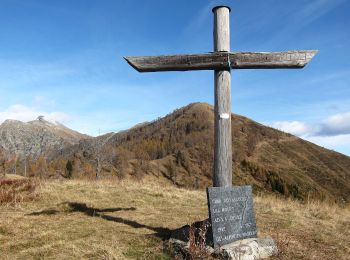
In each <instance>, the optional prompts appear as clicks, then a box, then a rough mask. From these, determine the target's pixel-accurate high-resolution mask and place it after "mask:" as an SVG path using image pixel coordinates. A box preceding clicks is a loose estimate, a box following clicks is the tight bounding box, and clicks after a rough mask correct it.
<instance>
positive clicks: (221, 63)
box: [124, 50, 317, 72]
mask: <svg viewBox="0 0 350 260" xmlns="http://www.w3.org/2000/svg"><path fill="white" fill-rule="evenodd" d="M316 53H317V51H316V50H302V51H286V52H229V53H227V52H226V53H225V52H212V53H206V54H189V55H164V56H129V57H124V58H125V59H126V61H127V62H128V63H129V64H130V65H131V66H132V67H133V68H134V69H136V70H137V71H139V72H156V71H187V70H228V69H230V68H231V69H292V68H297V69H300V68H303V67H304V66H305V65H306V64H307V63H308V62H309V61H310V60H311V59H312V58H313V57H314V56H315V54H316Z"/></svg>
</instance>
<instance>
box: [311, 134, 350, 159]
mask: <svg viewBox="0 0 350 260" xmlns="http://www.w3.org/2000/svg"><path fill="white" fill-rule="evenodd" d="M305 139H306V140H308V141H310V142H312V143H315V144H318V145H320V146H323V147H326V148H328V149H332V150H335V151H338V152H340V153H343V154H346V155H348V156H350V134H346V135H337V136H311V137H306V138H305Z"/></svg>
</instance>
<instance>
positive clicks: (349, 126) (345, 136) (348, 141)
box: [270, 112, 350, 155]
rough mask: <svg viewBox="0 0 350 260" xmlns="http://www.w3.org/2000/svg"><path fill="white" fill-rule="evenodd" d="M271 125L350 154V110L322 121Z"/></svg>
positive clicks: (284, 122)
mask: <svg viewBox="0 0 350 260" xmlns="http://www.w3.org/2000/svg"><path fill="white" fill-rule="evenodd" d="M270 126H272V127H274V128H277V129H279V130H282V131H284V132H287V133H291V134H293V135H296V136H299V137H301V138H303V139H306V140H308V141H310V142H313V143H315V144H318V145H320V146H323V147H326V148H328V149H333V150H336V151H339V152H342V153H344V154H348V155H350V112H345V113H340V114H335V115H332V116H329V117H327V118H325V119H324V120H322V121H321V122H320V123H313V124H312V123H305V122H301V121H277V122H273V123H271V124H270Z"/></svg>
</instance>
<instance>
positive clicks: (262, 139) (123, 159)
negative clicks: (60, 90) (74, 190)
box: [0, 103, 350, 202]
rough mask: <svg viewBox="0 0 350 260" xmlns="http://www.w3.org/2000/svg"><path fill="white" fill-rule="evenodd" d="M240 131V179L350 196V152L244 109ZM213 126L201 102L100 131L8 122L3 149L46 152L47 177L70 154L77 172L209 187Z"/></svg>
mask: <svg viewBox="0 0 350 260" xmlns="http://www.w3.org/2000/svg"><path fill="white" fill-rule="evenodd" d="M232 130H233V131H232V139H233V168H234V169H233V173H234V176H233V182H234V185H241V184H251V185H253V187H254V191H255V192H276V193H279V194H282V195H284V196H291V197H294V198H298V199H302V200H307V199H308V198H317V199H321V200H323V199H329V200H332V201H338V202H349V201H350V157H348V156H346V155H343V154H340V153H337V152H334V151H331V150H328V149H325V148H322V147H320V146H317V145H315V144H313V143H310V142H308V141H305V140H302V139H300V138H298V137H295V136H293V135H291V134H287V133H284V132H281V131H279V130H276V129H273V128H271V127H267V126H264V125H261V124H259V123H257V122H254V121H252V120H250V119H248V118H246V117H242V116H239V115H234V114H233V115H232ZM213 131H214V113H213V107H212V106H210V105H208V104H205V103H193V104H190V105H188V106H186V107H183V108H181V109H177V110H175V111H174V112H173V113H170V114H169V115H167V116H165V117H163V118H160V119H158V120H155V121H153V122H147V123H142V124H139V125H137V126H135V127H133V128H131V129H129V130H125V131H122V132H119V133H110V134H106V135H103V136H99V137H95V138H93V137H89V136H86V135H82V134H80V133H78V132H76V131H73V130H70V129H68V128H66V127H65V126H63V125H61V124H52V123H49V122H47V121H45V120H44V119H42V118H41V119H38V120H35V121H32V122H29V123H21V122H19V121H6V122H4V123H3V124H2V125H1V126H0V137H1V140H0V146H1V147H2V148H3V150H4V152H3V154H14V153H17V154H18V155H23V154H24V151H25V152H26V153H27V154H31V156H33V159H32V163H33V164H34V165H35V162H36V160H35V158H38V157H41V158H42V157H44V158H45V164H43V163H42V162H41V166H40V167H34V169H35V170H36V171H41V173H40V176H51V177H55V176H57V175H61V176H66V175H67V162H68V161H69V162H70V163H71V165H72V169H71V171H72V172H71V173H72V175H73V177H77V178H78V177H79V178H80V177H85V178H96V177H97V178H106V177H112V176H114V177H117V178H136V179H140V180H141V179H143V178H147V179H152V180H154V181H156V182H161V183H162V182H170V183H174V184H175V185H178V186H181V187H186V188H204V187H207V186H211V176H212V165H213V143H214V138H213V134H214V133H213ZM4 158H5V160H3V162H4V161H6V160H7V161H9V160H10V159H9V158H12V159H11V160H13V161H15V160H14V159H13V157H10V156H7V157H6V156H5V157H4ZM6 158H7V159H6ZM42 160H43V159H42ZM16 161H17V164H18V166H16V167H15V166H13V165H14V164H13V165H12V166H8V167H6V166H5V165H6V164H5V163H3V171H9V170H10V171H13V169H16V171H17V172H21V169H22V168H23V166H21V163H20V162H21V159H20V158H19V157H16ZM18 161H20V162H18ZM0 165H1V164H0ZM7 165H10V163H7ZM0 169H1V168H0ZM11 169H12V170H11ZM32 174H33V175H35V174H36V173H35V172H32Z"/></svg>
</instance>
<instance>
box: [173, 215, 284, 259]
mask: <svg viewBox="0 0 350 260" xmlns="http://www.w3.org/2000/svg"><path fill="white" fill-rule="evenodd" d="M208 224H209V221H208V219H206V220H203V221H198V222H195V223H193V224H192V227H190V226H189V225H186V226H183V227H181V228H178V229H176V230H174V231H173V232H172V235H171V238H170V240H169V246H170V249H171V251H172V252H173V253H174V254H175V255H176V256H177V257H178V258H179V257H180V258H181V257H182V259H191V257H190V256H191V255H192V254H202V258H203V259H210V257H213V258H215V259H232V260H236V259H239V260H256V259H264V258H268V257H270V256H273V255H276V254H277V252H278V249H277V246H276V243H275V242H274V240H273V239H272V238H271V237H267V238H248V239H243V240H239V241H235V242H233V243H230V244H227V245H224V246H221V247H220V248H216V249H214V247H213V241H212V239H211V237H212V233H211V232H212V231H211V228H210V225H208ZM205 227H207V230H206V234H205V236H204V240H203V236H202V237H200V232H201V230H202V229H203V228H205ZM191 229H192V232H193V233H194V237H195V241H196V243H197V244H196V246H193V245H192V246H191V245H190V241H189V237H190V233H191ZM203 241H204V243H203ZM192 243H193V241H192Z"/></svg>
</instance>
